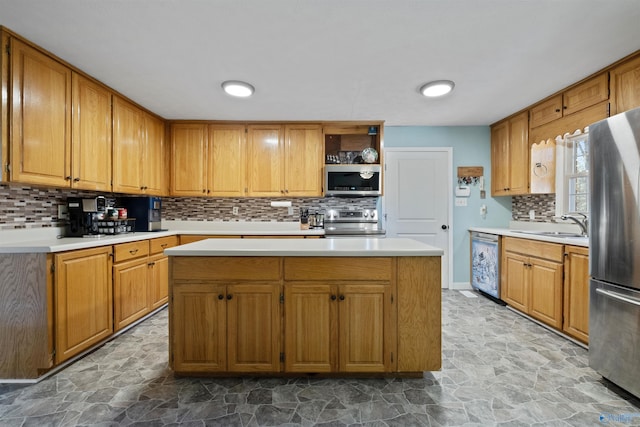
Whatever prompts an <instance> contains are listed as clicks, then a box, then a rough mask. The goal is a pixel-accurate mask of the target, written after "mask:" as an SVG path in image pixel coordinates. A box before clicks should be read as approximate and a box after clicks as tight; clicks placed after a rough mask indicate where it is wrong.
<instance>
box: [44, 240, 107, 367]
mask: <svg viewBox="0 0 640 427" xmlns="http://www.w3.org/2000/svg"><path fill="white" fill-rule="evenodd" d="M112 303H113V294H112V286H111V246H104V247H99V248H95V249H85V250H78V251H72V252H65V253H61V254H56V255H55V290H54V307H55V310H54V313H55V320H54V324H55V342H56V346H55V348H56V352H55V361H56V364H59V363H61V362H63V361H65V360H67V359H69V358H70V357H72V356H75V355H77V354H79V353H81V352H82V351H84V350H86V349H88V348H90V347H91V346H93V345H94V344H97V343H98V342H100V341H102V340H103V339H105V338H107V337H109V336H110V335H111V334H112V333H113V311H112V307H113V305H112Z"/></svg>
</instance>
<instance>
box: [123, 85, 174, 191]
mask: <svg viewBox="0 0 640 427" xmlns="http://www.w3.org/2000/svg"><path fill="white" fill-rule="evenodd" d="M164 145H165V144H164V122H163V121H162V120H160V119H157V118H156V117H153V116H151V115H150V114H149V113H147V112H145V111H143V110H142V109H140V108H139V107H137V106H136V105H134V104H132V103H131V102H128V101H126V100H124V99H122V98H120V97H118V96H114V97H113V187H112V188H113V191H114V192H120V193H129V194H153V195H162V194H164V193H165V177H164V176H165V175H164V169H165V161H164V158H165V154H164V150H165V147H164ZM140 159H145V161H140Z"/></svg>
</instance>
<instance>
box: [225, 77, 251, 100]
mask: <svg viewBox="0 0 640 427" xmlns="http://www.w3.org/2000/svg"><path fill="white" fill-rule="evenodd" d="M222 89H223V90H224V91H225V92H226V93H228V94H229V95H231V96H237V97H239V98H246V97H248V96H251V95H253V92H255V88H254V87H253V86H251V85H250V84H249V83H245V82H241V81H239V80H227V81H226V82H222Z"/></svg>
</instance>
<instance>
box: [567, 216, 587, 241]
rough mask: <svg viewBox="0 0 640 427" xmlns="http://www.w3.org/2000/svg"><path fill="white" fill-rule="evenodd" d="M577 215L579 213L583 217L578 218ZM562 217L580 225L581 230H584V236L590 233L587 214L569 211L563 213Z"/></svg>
mask: <svg viewBox="0 0 640 427" xmlns="http://www.w3.org/2000/svg"><path fill="white" fill-rule="evenodd" d="M577 215H579V216H580V217H581V218H577V217H576V216H577ZM560 219H563V220H565V221H566V220H568V219H570V220H571V221H573V222H575V223H576V224H578V225H579V226H580V230H582V235H583V236H587V235H588V234H589V218H588V217H587V216H586V215H585V214H583V213H581V212H574V213H567V214H564V215H562V216H561V217H560Z"/></svg>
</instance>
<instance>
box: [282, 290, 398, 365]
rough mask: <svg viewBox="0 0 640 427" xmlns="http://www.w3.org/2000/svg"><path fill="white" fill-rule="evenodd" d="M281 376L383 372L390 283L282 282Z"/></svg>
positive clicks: (387, 356)
mask: <svg viewBox="0 0 640 427" xmlns="http://www.w3.org/2000/svg"><path fill="white" fill-rule="evenodd" d="M284 300H285V328H284V334H285V352H284V360H285V370H286V371H287V372H334V371H339V372H388V371H390V370H391V366H392V363H391V360H392V351H391V348H390V343H391V341H392V339H393V337H392V336H390V335H391V328H390V325H389V323H390V322H389V319H390V318H391V316H392V308H391V307H392V298H391V284H390V283H379V284H357V283H351V284H315V283H308V282H306V283H305V282H293V283H286V284H285V297H284Z"/></svg>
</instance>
